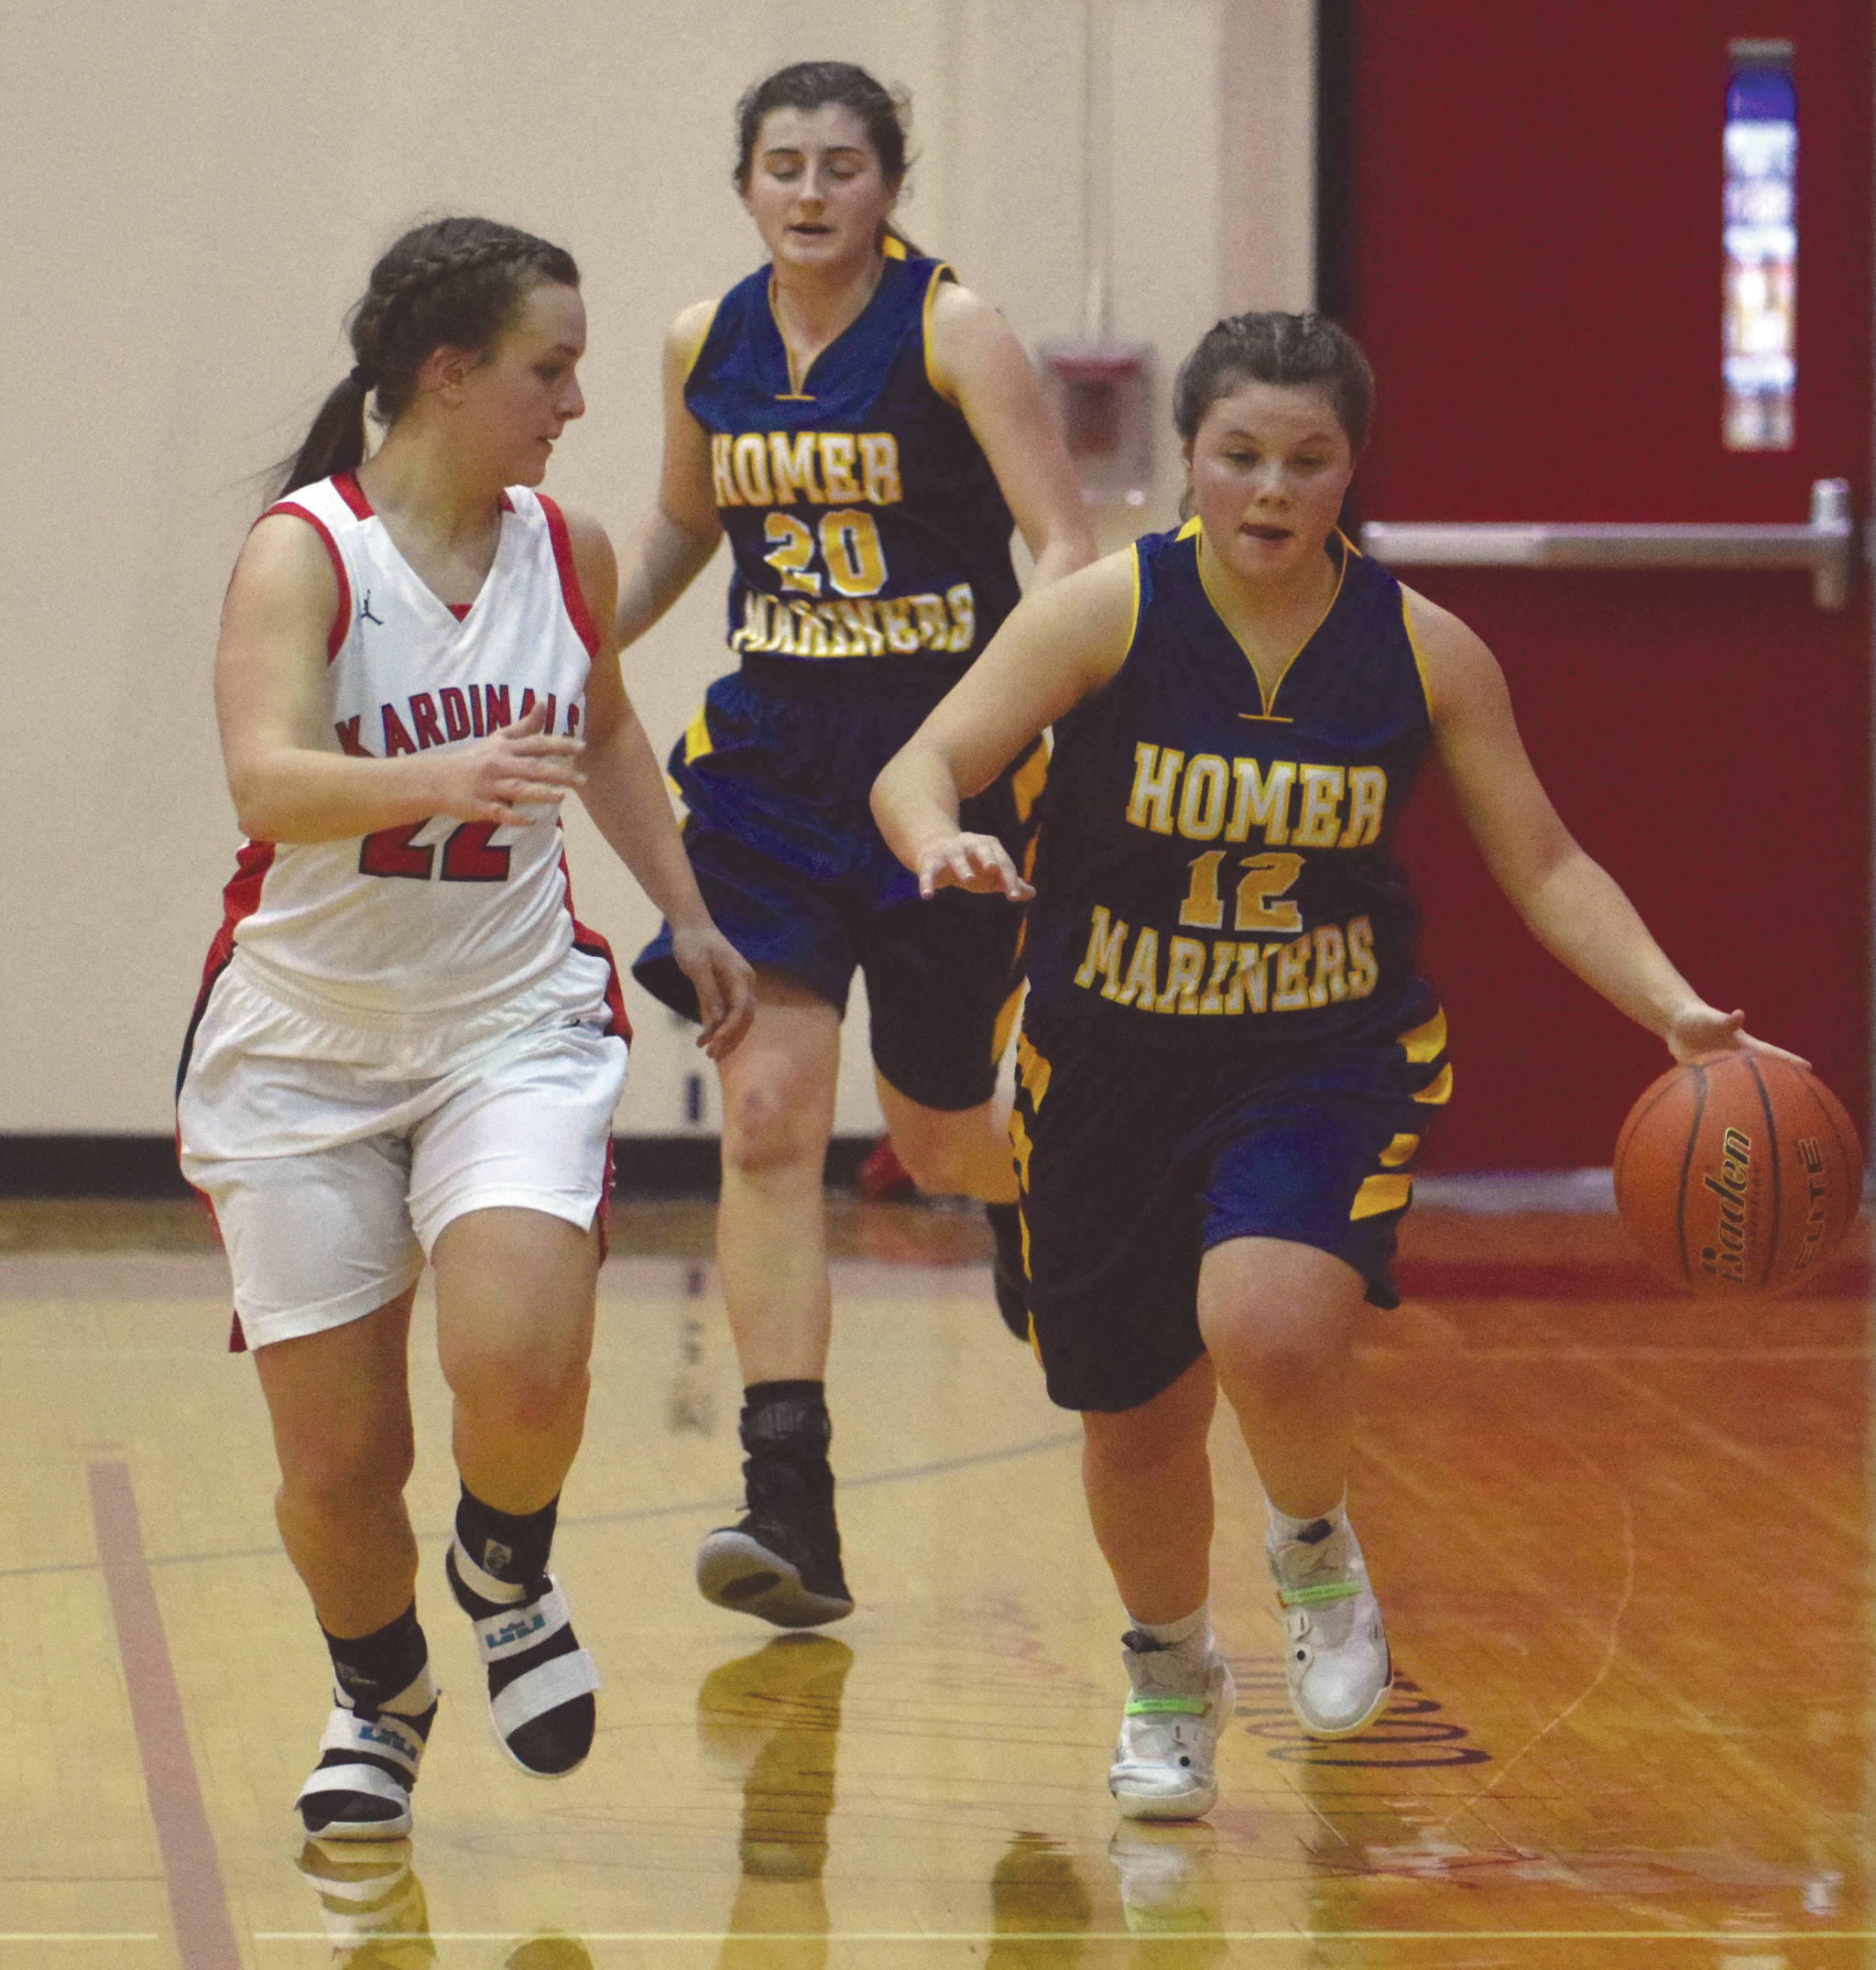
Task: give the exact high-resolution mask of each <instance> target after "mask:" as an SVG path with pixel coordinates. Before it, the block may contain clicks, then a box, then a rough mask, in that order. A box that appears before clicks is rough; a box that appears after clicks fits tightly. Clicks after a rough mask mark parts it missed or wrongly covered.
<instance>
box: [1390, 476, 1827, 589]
mask: <svg viewBox="0 0 1876 1970" xmlns="http://www.w3.org/2000/svg"><path fill="white" fill-rule="evenodd" d="M1361 548H1362V551H1363V552H1364V553H1366V554H1372V555H1373V556H1374V558H1375V559H1376V560H1377V561H1386V562H1387V563H1388V564H1389V565H1390V566H1391V567H1396V568H1406V567H1421V568H1808V569H1809V570H1810V571H1811V599H1812V601H1813V602H1815V603H1816V604H1817V606H1818V607H1819V608H1820V609H1840V608H1842V607H1844V606H1845V604H1847V603H1848V602H1849V599H1850V567H1851V561H1852V558H1853V556H1854V554H1855V550H1856V542H1855V529H1854V528H1853V527H1852V525H1851V522H1850V488H1849V480H1847V479H1814V480H1813V481H1812V483H1811V518H1810V523H1809V524H1808V525H1807V526H1803V527H1748V526H1728V525H1725V524H1723V523H1718V522H1715V523H1712V524H1707V523H1704V522H1696V523H1695V524H1693V525H1691V526H1678V525H1676V526H1640V527H1629V526H1612V525H1591V526H1553V525H1549V524H1547V523H1538V524H1535V525H1532V526H1522V525H1519V524H1516V523H1513V524H1511V525H1506V524H1504V523H1502V522H1500V521H1485V522H1472V521H1454V522H1450V523H1448V522H1445V521H1441V520H1370V521H1369V523H1368V525H1367V526H1365V527H1364V528H1362V529H1361Z"/></svg>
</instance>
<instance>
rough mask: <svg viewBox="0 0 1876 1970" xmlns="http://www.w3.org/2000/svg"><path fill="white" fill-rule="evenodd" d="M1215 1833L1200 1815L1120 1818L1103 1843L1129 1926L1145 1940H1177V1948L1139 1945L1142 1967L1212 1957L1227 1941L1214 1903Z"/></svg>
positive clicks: (1224, 1948) (1218, 1955)
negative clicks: (1166, 1820)
mask: <svg viewBox="0 0 1876 1970" xmlns="http://www.w3.org/2000/svg"><path fill="white" fill-rule="evenodd" d="M1217 1845H1218V1836H1217V1834H1216V1831H1215V1830H1214V1829H1213V1828H1212V1827H1210V1826H1208V1825H1206V1824H1205V1822H1204V1821H1203V1820H1199V1821H1194V1822H1192V1823H1171V1824H1162V1825H1155V1824H1153V1823H1151V1822H1149V1821H1144V1820H1123V1821H1122V1822H1121V1823H1120V1825H1119V1826H1118V1828H1117V1829H1116V1831H1115V1834H1114V1837H1113V1839H1112V1840H1110V1841H1109V1842H1108V1843H1107V1858H1108V1859H1109V1860H1110V1861H1111V1862H1112V1863H1113V1864H1114V1871H1115V1873H1116V1874H1117V1875H1118V1876H1119V1877H1120V1907H1121V1911H1122V1913H1123V1914H1124V1915H1125V1916H1126V1918H1127V1926H1128V1928H1129V1929H1130V1930H1131V1931H1132V1932H1133V1933H1134V1934H1135V1935H1136V1936H1138V1937H1140V1939H1141V1940H1142V1942H1143V1943H1150V1942H1151V1941H1155V1940H1157V1941H1163V1942H1167V1943H1178V1944H1179V1947H1178V1949H1177V1952H1176V1954H1175V1953H1169V1952H1167V1951H1162V1950H1156V1949H1152V1948H1142V1949H1141V1950H1140V1951H1139V1952H1137V1953H1136V1955H1135V1958H1134V1961H1135V1963H1136V1964H1137V1965H1140V1970H1151V1966H1152V1965H1155V1964H1158V1963H1160V1962H1165V1963H1167V1964H1168V1965H1172V1964H1177V1965H1181V1966H1184V1965H1193V1966H1196V1965H1200V1964H1209V1963H1216V1962H1217V1961H1218V1960H1219V1959H1220V1958H1222V1957H1223V1956H1224V1955H1225V1954H1227V1951H1228V1950H1229V1948H1230V1945H1229V1944H1228V1943H1226V1942H1225V1941H1224V1940H1223V1938H1222V1937H1220V1936H1219V1935H1218V1934H1217V1931H1218V1930H1219V1929H1221V1928H1222V1927H1224V1926H1225V1925H1224V1921H1223V1919H1222V1915H1221V1912H1220V1910H1219V1905H1218V1879H1217V1870H1216V1860H1217Z"/></svg>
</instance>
